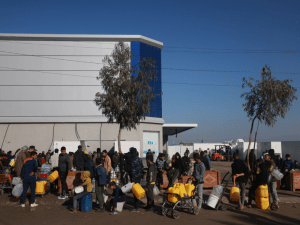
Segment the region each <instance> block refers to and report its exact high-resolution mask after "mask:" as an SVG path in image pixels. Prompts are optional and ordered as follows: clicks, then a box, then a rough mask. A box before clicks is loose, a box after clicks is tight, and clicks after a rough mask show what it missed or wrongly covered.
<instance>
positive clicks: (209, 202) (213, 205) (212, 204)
mask: <svg viewBox="0 0 300 225" xmlns="http://www.w3.org/2000/svg"><path fill="white" fill-rule="evenodd" d="M218 201H219V198H218V197H217V196H215V195H213V194H210V195H209V197H208V200H207V205H208V206H209V207H211V208H213V209H215V208H216V206H217V204H218Z"/></svg>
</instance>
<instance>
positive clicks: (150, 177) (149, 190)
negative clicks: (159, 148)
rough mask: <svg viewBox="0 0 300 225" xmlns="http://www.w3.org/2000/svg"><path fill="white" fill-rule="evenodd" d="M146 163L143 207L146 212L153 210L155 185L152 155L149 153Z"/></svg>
mask: <svg viewBox="0 0 300 225" xmlns="http://www.w3.org/2000/svg"><path fill="white" fill-rule="evenodd" d="M147 163H148V164H149V167H148V169H147V187H146V194H147V206H146V207H145V209H146V212H150V211H151V212H153V211H154V193H153V189H154V187H155V181H156V173H157V172H156V167H155V164H154V163H153V156H152V155H150V156H149V157H148V159H147Z"/></svg>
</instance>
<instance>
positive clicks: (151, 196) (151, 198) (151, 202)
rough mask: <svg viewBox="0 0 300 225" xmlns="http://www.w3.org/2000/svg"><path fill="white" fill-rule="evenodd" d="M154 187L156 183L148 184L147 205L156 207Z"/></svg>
mask: <svg viewBox="0 0 300 225" xmlns="http://www.w3.org/2000/svg"><path fill="white" fill-rule="evenodd" d="M153 189H154V184H148V185H147V191H146V194H147V206H148V207H151V208H153V209H154V193H153Z"/></svg>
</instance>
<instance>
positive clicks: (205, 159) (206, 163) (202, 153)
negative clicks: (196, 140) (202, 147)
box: [200, 151, 210, 170]
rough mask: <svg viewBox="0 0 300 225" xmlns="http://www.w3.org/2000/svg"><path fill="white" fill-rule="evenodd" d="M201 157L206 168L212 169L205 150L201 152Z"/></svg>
mask: <svg viewBox="0 0 300 225" xmlns="http://www.w3.org/2000/svg"><path fill="white" fill-rule="evenodd" d="M200 159H201V162H203V163H204V165H205V169H206V170H210V167H209V163H208V160H207V158H206V157H205V152H204V151H201V152H200Z"/></svg>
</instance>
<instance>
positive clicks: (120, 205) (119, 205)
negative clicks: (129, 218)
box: [117, 202, 125, 212]
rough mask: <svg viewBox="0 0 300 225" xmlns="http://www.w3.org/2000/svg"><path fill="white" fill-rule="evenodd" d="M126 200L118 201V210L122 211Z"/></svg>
mask: <svg viewBox="0 0 300 225" xmlns="http://www.w3.org/2000/svg"><path fill="white" fill-rule="evenodd" d="M124 203H125V202H117V211H118V212H122V210H123V206H124Z"/></svg>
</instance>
